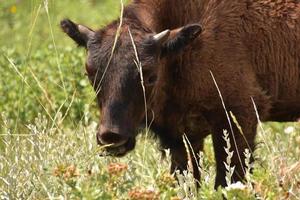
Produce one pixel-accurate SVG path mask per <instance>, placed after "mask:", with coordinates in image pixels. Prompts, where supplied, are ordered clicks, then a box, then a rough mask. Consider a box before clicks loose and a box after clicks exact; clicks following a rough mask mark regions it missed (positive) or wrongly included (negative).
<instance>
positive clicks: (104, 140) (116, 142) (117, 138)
mask: <svg viewBox="0 0 300 200" xmlns="http://www.w3.org/2000/svg"><path fill="white" fill-rule="evenodd" d="M128 139H129V137H128V136H126V135H123V134H120V133H119V132H118V131H113V130H109V129H107V128H104V127H101V128H100V130H99V132H98V133H97V142H98V144H100V145H111V147H118V146H121V145H123V144H125V143H126V142H127V141H128Z"/></svg>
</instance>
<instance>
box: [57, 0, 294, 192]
mask: <svg viewBox="0 0 300 200" xmlns="http://www.w3.org/2000/svg"><path fill="white" fill-rule="evenodd" d="M299 15H300V1H299V0H283V1H279V0H278V1H267V0H230V1H229V0H187V1H182V0H133V1H132V2H131V3H130V4H128V5H127V6H126V7H125V8H124V12H123V15H122V16H121V17H120V18H119V19H118V20H115V21H113V22H112V23H110V24H109V25H107V26H106V27H104V28H102V29H100V30H98V31H94V30H92V29H90V28H88V27H86V26H83V25H79V24H76V23H74V22H72V21H71V20H69V19H64V20H62V21H61V28H62V30H63V31H64V32H65V33H66V34H67V35H68V36H70V37H71V38H72V39H73V40H74V41H75V42H76V43H77V44H78V45H79V46H82V47H84V48H86V49H87V60H86V71H87V74H88V78H89V80H90V82H91V84H92V86H93V87H94V89H95V91H96V95H97V101H98V104H99V107H100V111H101V120H100V125H99V129H98V133H97V141H98V143H99V144H100V145H107V144H110V146H109V147H107V151H108V152H110V153H111V154H112V155H115V156H123V155H125V154H126V153H127V152H128V151H130V150H132V149H133V148H134V146H135V138H136V135H137V129H138V127H139V126H140V125H142V124H144V123H145V118H147V117H146V116H149V117H148V118H147V119H148V124H149V121H151V120H153V123H152V124H151V127H150V128H151V130H152V131H153V133H154V135H156V136H157V137H158V138H159V140H160V142H161V145H162V147H163V148H168V149H170V153H171V162H172V165H171V171H174V170H176V169H178V170H180V171H182V170H186V169H187V162H188V158H187V155H186V149H185V145H184V142H183V139H182V138H183V137H182V136H183V135H184V134H186V137H187V138H188V140H189V142H190V144H191V147H192V148H193V150H194V151H195V152H199V151H201V150H203V139H204V138H205V137H206V136H207V135H209V134H212V139H213V146H214V151H215V159H216V171H217V175H216V181H215V187H218V186H226V181H225V174H226V168H225V166H224V163H223V162H224V161H225V160H226V156H227V154H226V152H225V150H224V146H225V144H226V143H225V141H224V140H223V138H222V136H223V130H224V129H226V130H228V131H229V132H230V141H231V143H232V145H231V146H232V149H231V150H232V151H234V154H233V157H232V161H231V162H232V165H235V171H234V174H233V176H232V181H235V182H236V181H240V180H243V178H244V167H245V164H244V154H243V152H244V151H245V149H247V148H248V149H250V150H251V151H253V150H254V147H255V142H254V140H255V135H256V128H257V124H258V115H259V116H260V119H261V120H262V121H280V122H284V121H292V120H296V119H297V118H298V117H299V116H300V45H299V44H300V19H299ZM217 86H218V87H217ZM220 97H222V98H220ZM145 102H146V103H145ZM254 102H255V105H256V106H254ZM145 104H146V105H145ZM145 107H146V109H145ZM224 108H226V109H224ZM256 108H257V112H256ZM229 111H230V112H232V113H233V115H234V116H235V117H236V119H237V121H238V122H239V124H240V125H241V127H242V129H243V134H240V132H239V130H238V128H237V127H236V125H235V124H234V123H233V122H232V119H231V118H230V116H229V115H228V112H229ZM151 116H153V119H152V118H151ZM251 159H252V160H253V158H251ZM195 162H196V161H195V160H193V161H192V164H193V166H194V176H195V178H196V179H199V177H200V174H199V171H198V169H197V167H196V164H195Z"/></svg>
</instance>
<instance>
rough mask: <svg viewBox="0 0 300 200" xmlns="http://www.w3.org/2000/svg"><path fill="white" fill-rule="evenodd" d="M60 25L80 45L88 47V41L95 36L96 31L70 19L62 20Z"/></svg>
mask: <svg viewBox="0 0 300 200" xmlns="http://www.w3.org/2000/svg"><path fill="white" fill-rule="evenodd" d="M60 27H61V29H62V30H63V32H65V33H66V34H67V35H68V36H69V37H70V38H72V39H73V40H74V41H75V42H76V43H77V44H78V45H79V46H82V47H85V48H86V47H87V42H88V41H89V40H90V39H91V38H93V37H94V35H95V32H94V31H93V30H92V29H90V28H88V27H86V26H83V25H80V24H75V23H74V22H72V21H71V20H69V19H64V20H62V21H61V22H60Z"/></svg>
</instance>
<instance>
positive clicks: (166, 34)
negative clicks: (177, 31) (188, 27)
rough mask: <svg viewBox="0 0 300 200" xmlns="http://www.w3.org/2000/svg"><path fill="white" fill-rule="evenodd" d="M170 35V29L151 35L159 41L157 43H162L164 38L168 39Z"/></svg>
mask: <svg viewBox="0 0 300 200" xmlns="http://www.w3.org/2000/svg"><path fill="white" fill-rule="evenodd" d="M169 35H170V30H169V29H167V30H164V31H162V32H160V33H157V34H156V35H154V36H153V39H154V40H155V41H156V42H159V43H162V42H164V41H165V40H166V39H168V37H169Z"/></svg>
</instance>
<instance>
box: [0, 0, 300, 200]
mask: <svg viewBox="0 0 300 200" xmlns="http://www.w3.org/2000/svg"><path fill="white" fill-rule="evenodd" d="M119 11H120V2H119V1H116V0H102V1H95V0H78V1H71V0H64V1H59V0H50V1H47V0H17V1H14V0H5V1H4V0H2V1H1V0H0V27H1V31H0V53H1V54H0V76H1V77H0V94H1V96H0V113H1V115H0V199H173V200H175V199H184V198H185V199H223V196H225V197H227V199H300V162H299V160H300V125H299V123H265V124H263V125H262V126H261V127H258V137H257V150H256V151H255V152H254V155H255V158H256V162H255V164H254V171H253V174H252V175H251V174H248V175H247V182H245V183H244V184H241V183H240V184H231V185H230V186H229V187H227V188H225V189H221V188H220V189H219V190H217V191H215V190H214V189H213V186H214V176H215V168H214V164H215V161H214V155H213V150H212V144H211V138H210V137H209V138H207V139H206V144H205V152H204V153H200V154H198V152H195V153H196V154H197V155H196V156H199V155H200V156H199V167H200V168H201V171H202V172H203V175H202V179H201V188H200V189H199V190H198V191H197V190H196V188H195V185H194V182H193V179H192V177H191V173H190V172H186V173H185V174H184V175H179V174H169V167H170V162H169V159H168V150H164V151H165V152H166V157H165V158H163V157H162V156H161V153H160V151H159V145H158V142H157V141H156V140H154V139H153V138H151V134H146V133H144V132H145V131H142V133H141V134H140V136H139V138H138V142H137V147H136V149H135V150H134V151H133V152H131V153H129V154H128V155H127V156H125V157H123V158H112V157H100V156H99V153H100V152H101V150H102V149H101V148H100V147H97V145H96V138H95V132H96V128H97V122H98V119H99V114H98V109H97V105H96V103H95V100H94V92H93V90H92V87H91V86H90V85H89V82H88V79H87V77H86V76H85V71H84V59H85V54H86V52H85V50H84V49H80V48H77V47H76V45H75V44H74V43H73V42H72V41H71V40H70V39H69V38H67V37H66V36H64V34H63V33H62V32H61V31H60V29H59V22H60V20H61V19H63V18H65V17H68V18H71V19H72V20H74V21H76V22H81V23H84V24H86V25H88V26H90V27H92V28H100V27H103V26H104V25H105V24H107V23H108V22H109V21H111V20H112V19H114V18H116V17H118V15H119ZM238 134H239V133H238ZM187 143H188V142H187ZM190 154H191V155H192V152H190ZM228 164H230V163H227V165H228ZM231 167H233V166H231ZM250 167H251V166H249V168H250ZM229 171H230V170H229ZM246 171H247V170H246ZM228 176H230V174H228ZM175 177H177V179H178V182H177V181H176V180H175Z"/></svg>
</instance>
